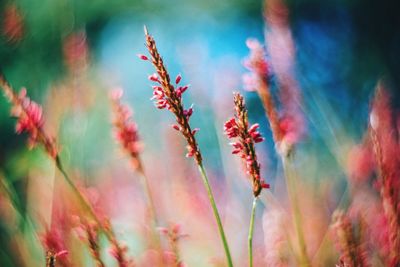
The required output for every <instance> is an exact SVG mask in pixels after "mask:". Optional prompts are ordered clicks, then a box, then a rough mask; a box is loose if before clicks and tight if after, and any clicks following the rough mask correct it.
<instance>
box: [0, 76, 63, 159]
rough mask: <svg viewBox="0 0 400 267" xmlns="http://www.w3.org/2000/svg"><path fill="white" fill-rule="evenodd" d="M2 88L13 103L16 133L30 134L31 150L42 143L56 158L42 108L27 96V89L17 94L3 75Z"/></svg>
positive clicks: (54, 145) (56, 151) (1, 78)
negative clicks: (44, 128)
mask: <svg viewBox="0 0 400 267" xmlns="http://www.w3.org/2000/svg"><path fill="white" fill-rule="evenodd" d="M0 87H1V88H2V89H3V91H4V93H5V95H6V97H7V98H8V99H9V100H10V102H11V103H12V108H11V115H12V116H14V117H16V118H17V123H16V126H15V131H16V132H17V133H18V134H20V133H24V132H26V133H27V134H28V147H29V148H30V149H31V148H33V147H35V146H36V145H37V144H38V143H41V144H42V145H43V146H44V147H45V149H46V151H47V153H48V154H49V155H50V156H51V157H52V158H56V157H57V153H58V150H57V147H56V144H55V141H54V139H53V138H52V137H49V136H48V135H47V134H46V132H45V131H44V130H43V125H44V119H43V111H42V107H41V106H40V105H39V104H38V103H36V102H34V101H32V100H31V99H30V98H29V97H28V96H27V92H26V89H25V88H23V89H22V90H21V91H20V93H19V94H16V93H15V92H14V91H13V89H12V88H11V86H10V85H9V84H8V83H7V82H6V80H5V79H4V77H2V76H1V74H0Z"/></svg>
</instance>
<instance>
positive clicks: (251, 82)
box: [243, 39, 283, 144]
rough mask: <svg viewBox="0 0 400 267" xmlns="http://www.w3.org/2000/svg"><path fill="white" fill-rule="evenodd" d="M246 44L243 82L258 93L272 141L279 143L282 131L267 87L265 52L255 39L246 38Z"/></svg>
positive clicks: (268, 72)
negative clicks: (246, 56)
mask: <svg viewBox="0 0 400 267" xmlns="http://www.w3.org/2000/svg"><path fill="white" fill-rule="evenodd" d="M246 44H247V47H248V48H249V49H250V55H249V57H248V58H246V59H245V60H244V63H243V65H244V66H245V67H246V68H247V69H248V70H250V73H246V74H245V75H244V76H243V83H244V86H245V89H247V90H249V91H256V92H257V93H258V94H259V96H260V98H261V101H262V103H263V106H264V109H265V112H266V116H267V118H268V121H269V123H270V126H271V131H272V135H273V138H274V141H275V143H276V144H279V143H280V141H281V140H282V135H283V133H282V129H281V125H280V120H279V115H278V111H277V108H276V105H275V103H274V100H273V97H272V93H271V91H270V89H269V81H268V79H269V77H268V76H269V75H270V69H269V64H268V61H267V59H266V52H265V49H264V47H263V46H262V45H261V43H260V42H259V41H257V40H255V39H248V40H247V41H246Z"/></svg>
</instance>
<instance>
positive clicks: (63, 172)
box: [55, 156, 115, 242]
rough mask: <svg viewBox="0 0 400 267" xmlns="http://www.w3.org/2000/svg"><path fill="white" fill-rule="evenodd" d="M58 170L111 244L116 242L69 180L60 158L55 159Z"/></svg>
mask: <svg viewBox="0 0 400 267" xmlns="http://www.w3.org/2000/svg"><path fill="white" fill-rule="evenodd" d="M55 161H56V166H57V169H58V170H59V171H60V172H61V173H62V175H63V176H64V178H65V181H67V183H68V185H69V186H70V187H71V189H72V191H74V193H75V195H76V196H77V198H78V200H79V202H80V204H81V205H82V206H83V207H84V208H85V210H86V211H87V212H88V213H89V214H90V216H91V217H92V218H93V219H94V220H95V221H96V223H97V224H98V225H99V227H100V228H101V229H102V230H103V232H104V234H105V235H106V237H107V239H108V240H109V241H110V242H114V240H115V238H114V237H113V235H112V233H110V231H108V230H107V229H104V227H103V224H102V223H101V222H100V220H99V218H98V217H97V215H96V213H95V212H94V211H93V209H92V207H91V205H90V204H89V203H88V202H87V200H86V199H85V198H84V197H83V196H82V193H81V192H80V191H79V189H78V187H76V185H75V183H74V182H73V181H72V180H71V178H69V176H68V174H67V172H66V171H65V170H64V168H63V166H62V164H61V160H60V157H59V156H56V158H55Z"/></svg>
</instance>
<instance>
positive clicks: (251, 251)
mask: <svg viewBox="0 0 400 267" xmlns="http://www.w3.org/2000/svg"><path fill="white" fill-rule="evenodd" d="M257 200H258V197H254V200H253V208H252V209H251V217H250V227H249V236H248V241H249V243H248V245H249V266H250V267H253V232H254V217H255V215H256V206H257Z"/></svg>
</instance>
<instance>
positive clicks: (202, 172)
mask: <svg viewBox="0 0 400 267" xmlns="http://www.w3.org/2000/svg"><path fill="white" fill-rule="evenodd" d="M198 167H199V171H200V174H201V177H202V178H203V183H204V186H205V187H206V189H207V194H208V198H209V200H210V203H211V207H212V210H213V213H214V217H215V219H216V220H217V225H218V230H219V234H220V236H221V240H222V243H223V245H224V249H225V255H226V258H227V261H228V266H229V267H233V263H232V257H231V253H230V252H229V246H228V241H227V240H226V237H225V232H224V227H223V226H222V223H221V218H220V216H219V213H218V209H217V205H216V204H215V200H214V196H213V193H212V190H211V186H210V182H209V181H208V177H207V174H206V171H205V169H204V166H203V164H201V163H199V164H198Z"/></svg>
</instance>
